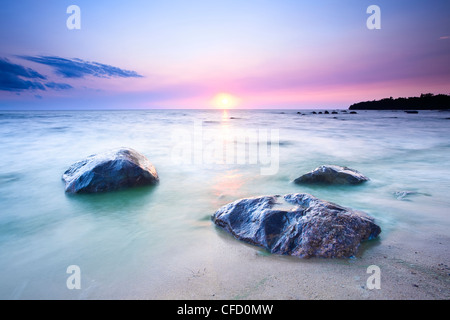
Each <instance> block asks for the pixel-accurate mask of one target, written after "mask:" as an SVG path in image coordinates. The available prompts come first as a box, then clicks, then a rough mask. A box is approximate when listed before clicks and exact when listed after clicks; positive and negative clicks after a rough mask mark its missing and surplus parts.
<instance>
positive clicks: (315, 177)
mask: <svg viewBox="0 0 450 320" xmlns="http://www.w3.org/2000/svg"><path fill="white" fill-rule="evenodd" d="M368 180H370V179H369V178H367V177H366V176H364V175H363V174H361V173H360V172H358V171H356V170H354V169H350V168H347V167H341V166H335V165H323V166H320V167H318V168H316V169H314V170H313V171H311V172H308V173H307V174H304V175H302V176H301V177H299V178H297V179H295V180H294V182H295V183H297V184H313V183H323V184H359V183H362V182H365V181H368Z"/></svg>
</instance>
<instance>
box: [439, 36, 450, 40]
mask: <svg viewBox="0 0 450 320" xmlns="http://www.w3.org/2000/svg"><path fill="white" fill-rule="evenodd" d="M447 39H450V36H442V37H439V40H447Z"/></svg>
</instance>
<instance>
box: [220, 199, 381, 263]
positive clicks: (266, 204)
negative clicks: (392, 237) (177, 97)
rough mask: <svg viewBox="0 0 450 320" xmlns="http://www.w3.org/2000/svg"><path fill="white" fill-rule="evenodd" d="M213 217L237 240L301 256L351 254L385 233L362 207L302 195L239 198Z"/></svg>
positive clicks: (330, 256) (346, 255)
mask: <svg viewBox="0 0 450 320" xmlns="http://www.w3.org/2000/svg"><path fill="white" fill-rule="evenodd" d="M212 220H213V222H214V223H215V224H216V225H217V226H219V227H221V228H223V229H225V230H226V231H228V232H230V233H231V234H232V235H234V237H236V238H237V239H239V240H242V241H244V242H247V243H250V244H253V245H257V246H260V247H263V248H265V249H266V250H268V251H270V252H271V253H274V254H281V255H291V256H297V257H301V258H310V257H323V258H345V257H351V256H353V255H355V254H356V252H357V250H358V247H359V245H360V243H361V242H362V241H365V240H370V239H374V238H376V237H377V236H378V235H379V234H380V232H381V229H380V227H379V226H378V225H376V224H375V223H374V219H373V218H371V217H369V216H368V215H367V214H366V213H364V212H362V211H357V210H353V209H350V208H345V207H341V206H339V205H337V204H334V203H331V202H327V201H324V200H320V199H318V198H315V197H313V196H312V195H309V194H300V193H296V194H287V195H285V196H280V195H274V196H263V197H256V198H247V199H241V200H237V201H235V202H233V203H230V204H227V205H225V206H223V207H222V208H220V209H219V210H217V211H216V212H215V213H214V215H213V216H212Z"/></svg>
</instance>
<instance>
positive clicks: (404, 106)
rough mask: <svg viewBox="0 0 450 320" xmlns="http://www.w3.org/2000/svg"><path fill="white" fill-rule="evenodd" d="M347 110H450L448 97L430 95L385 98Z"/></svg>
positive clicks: (449, 98) (353, 105) (358, 104)
mask: <svg viewBox="0 0 450 320" xmlns="http://www.w3.org/2000/svg"><path fill="white" fill-rule="evenodd" d="M348 109H349V110H447V109H450V95H445V94H438V95H434V94H432V93H426V94H421V95H420V97H409V98H397V99H393V98H392V97H390V98H385V99H381V100H373V101H365V102H358V103H355V104H352V105H351V106H350V107H349V108H348Z"/></svg>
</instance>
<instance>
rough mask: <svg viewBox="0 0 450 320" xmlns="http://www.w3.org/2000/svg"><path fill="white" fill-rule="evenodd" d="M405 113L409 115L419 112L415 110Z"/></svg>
mask: <svg viewBox="0 0 450 320" xmlns="http://www.w3.org/2000/svg"><path fill="white" fill-rule="evenodd" d="M405 113H410V114H418V113H419V111H415V110H412V111H405Z"/></svg>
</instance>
